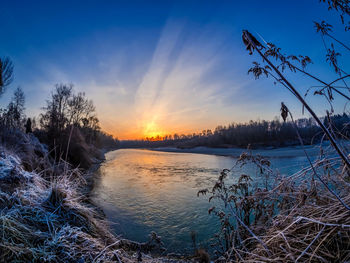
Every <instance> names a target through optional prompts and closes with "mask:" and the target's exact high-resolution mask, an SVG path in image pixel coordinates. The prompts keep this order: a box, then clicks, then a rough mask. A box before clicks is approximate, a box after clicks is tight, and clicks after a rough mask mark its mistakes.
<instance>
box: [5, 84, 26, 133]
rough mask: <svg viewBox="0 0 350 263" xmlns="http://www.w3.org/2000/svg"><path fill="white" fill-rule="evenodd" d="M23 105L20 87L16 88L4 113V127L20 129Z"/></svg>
mask: <svg viewBox="0 0 350 263" xmlns="http://www.w3.org/2000/svg"><path fill="white" fill-rule="evenodd" d="M24 103H25V96H24V93H23V91H22V89H21V88H20V87H18V88H17V89H16V90H15V92H14V94H13V97H12V99H11V101H10V103H9V105H8V106H7V111H6V113H5V121H6V125H7V127H9V128H21V127H22V125H21V123H22V120H23V118H24V109H25V108H24Z"/></svg>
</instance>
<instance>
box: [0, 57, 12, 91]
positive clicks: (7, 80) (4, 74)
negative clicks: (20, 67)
mask: <svg viewBox="0 0 350 263" xmlns="http://www.w3.org/2000/svg"><path fill="white" fill-rule="evenodd" d="M12 81H13V64H12V61H11V60H10V59H9V58H8V57H4V58H0V95H1V94H2V93H3V92H4V89H5V87H7V86H8V85H10V84H11V82H12Z"/></svg>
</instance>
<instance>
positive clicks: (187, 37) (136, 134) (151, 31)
mask: <svg viewBox="0 0 350 263" xmlns="http://www.w3.org/2000/svg"><path fill="white" fill-rule="evenodd" d="M0 13H1V23H0V32H1V36H0V56H9V57H10V58H11V59H12V61H13V63H14V66H15V79H14V82H13V83H12V85H11V86H10V87H8V89H7V91H6V93H5V94H4V95H3V96H2V97H1V98H0V107H6V105H7V103H8V101H9V99H10V98H11V96H12V91H13V90H14V88H15V87H17V86H20V87H21V88H22V89H23V91H24V93H25V95H26V113H27V115H28V116H38V115H39V114H40V112H42V107H43V106H45V100H46V99H48V98H49V96H50V94H51V92H52V91H53V89H54V86H55V84H57V83H72V84H73V85H74V89H75V91H76V92H79V91H83V92H85V93H86V95H87V97H88V98H90V99H92V100H93V101H94V104H95V106H96V110H97V115H98V117H99V119H100V124H101V127H102V129H103V130H104V131H106V132H108V133H110V134H113V135H114V136H116V137H118V138H120V139H140V138H143V137H146V136H156V135H158V134H159V135H164V134H168V133H175V132H176V133H180V134H181V133H192V132H199V131H201V130H203V129H214V128H215V127H216V126H217V125H227V124H229V123H232V122H236V123H237V122H247V121H249V120H259V119H266V120H271V119H273V118H275V117H276V116H279V110H280V103H281V102H282V101H283V102H285V104H286V105H287V106H288V107H289V109H290V110H292V112H293V113H294V115H295V116H296V117H309V115H307V114H305V115H302V108H301V105H300V103H299V102H298V101H297V100H296V99H295V98H294V97H293V96H292V95H291V94H290V93H289V91H287V90H286V89H285V88H283V87H281V86H278V85H274V83H273V80H272V79H259V80H255V79H254V77H253V76H252V75H248V74H247V71H248V69H249V68H250V67H251V65H252V62H253V61H256V60H258V61H259V57H257V56H256V55H253V56H250V55H249V54H248V52H247V51H246V50H245V47H244V45H243V43H242V39H241V34H242V30H243V29H247V30H249V31H250V32H251V33H252V34H254V35H256V36H257V37H258V38H259V40H260V41H267V42H272V43H275V44H276V45H278V46H280V47H281V48H282V50H283V51H284V52H285V53H288V54H303V55H308V56H310V57H311V59H312V60H313V62H314V63H313V64H312V65H311V66H310V67H309V71H310V72H311V73H315V74H317V75H318V76H320V77H321V78H322V79H323V80H325V81H326V82H328V81H331V80H333V79H335V78H336V77H337V76H336V75H335V73H334V72H333V71H332V69H331V68H330V67H329V65H328V64H327V62H326V61H325V49H324V46H323V43H322V41H321V37H320V35H317V34H316V33H315V29H314V27H313V21H321V20H327V21H328V22H329V23H331V24H333V25H334V26H335V28H334V32H335V35H337V37H338V38H339V39H341V40H343V41H344V42H345V43H348V42H349V40H350V39H349V36H348V34H346V33H344V32H343V29H342V28H341V27H340V26H339V25H340V21H339V17H338V16H337V14H335V13H334V12H329V11H327V9H326V6H325V5H324V4H321V3H319V1H318V0H307V1H306V0H285V1H272V0H271V1H269V0H266V1H259V0H250V1H233V0H232V1H165V0H163V1H132V0H130V1H116V0H115V1H112V0H110V1H107V0H105V1H103V0H102V1H97V0H96V1H90V0H86V1H35V0H33V1H16V0H11V1H5V0H0ZM337 49H338V50H339V51H344V50H342V48H341V47H338V46H337ZM349 61H350V60H349V58H348V55H347V54H346V53H344V55H343V56H342V57H341V58H340V64H341V65H342V66H343V67H344V68H349V66H350V62H349ZM287 76H288V78H289V79H290V81H291V82H292V83H293V84H295V86H296V87H297V88H298V90H299V91H300V92H301V93H302V94H304V93H305V91H306V90H307V89H308V88H309V87H310V86H312V85H317V83H315V82H313V81H311V80H310V79H307V78H306V77H305V76H302V75H300V74H299V75H296V74H287ZM307 100H308V102H310V104H311V106H312V107H313V108H314V109H315V111H316V112H317V114H319V115H324V114H325V111H326V109H328V108H329V107H328V106H327V103H326V102H325V101H324V99H322V98H320V97H317V96H308V97H307ZM344 104H345V102H344V101H343V100H342V99H341V98H338V97H336V103H335V109H336V111H338V112H341V111H343V109H344Z"/></svg>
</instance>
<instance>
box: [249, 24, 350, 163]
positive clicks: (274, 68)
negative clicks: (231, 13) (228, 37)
mask: <svg viewBox="0 0 350 263" xmlns="http://www.w3.org/2000/svg"><path fill="white" fill-rule="evenodd" d="M243 38H245V39H246V40H247V41H249V44H250V45H251V46H252V47H253V48H255V49H256V50H257V51H258V53H259V55H260V56H261V57H262V58H263V59H264V60H265V61H266V62H267V63H268V64H269V65H270V67H271V68H272V69H273V70H274V71H275V72H276V73H277V74H278V76H279V77H280V78H281V79H282V80H283V82H284V83H285V84H286V85H287V86H288V87H289V89H290V90H291V91H292V93H293V94H294V95H295V96H296V97H297V99H298V100H299V101H300V102H301V103H302V105H304V107H305V108H306V109H307V110H308V112H309V113H310V114H311V116H312V117H313V118H314V119H315V120H316V122H317V123H318V125H319V126H320V127H321V129H322V130H323V131H324V133H325V134H326V136H327V137H328V139H329V141H330V142H331V144H332V146H333V147H334V149H335V150H336V151H337V152H338V154H339V156H340V157H341V158H342V160H343V161H344V163H345V165H346V166H347V168H348V169H349V170H350V162H349V160H348V158H347V157H346V156H345V154H344V153H343V151H342V150H341V149H340V148H339V146H338V145H337V143H336V141H335V139H334V138H333V136H332V135H331V134H330V132H329V131H328V129H327V128H326V127H325V126H324V125H323V123H322V122H321V120H320V119H319V118H318V117H317V115H316V113H315V112H314V111H313V110H312V109H311V107H310V106H309V105H308V104H307V103H306V101H305V100H304V99H303V97H302V96H301V95H300V94H299V92H298V91H297V90H296V89H295V88H294V86H293V85H292V84H291V83H290V82H289V81H288V80H287V79H286V78H285V77H284V76H283V75H282V73H281V72H280V71H279V70H278V69H277V68H276V67H275V65H274V64H272V62H271V61H270V60H269V59H267V58H266V56H265V55H264V54H263V53H262V52H261V50H260V49H259V48H258V46H257V45H256V44H255V42H254V41H252V39H251V34H250V33H249V32H248V31H247V30H243ZM260 45H261V44H260Z"/></svg>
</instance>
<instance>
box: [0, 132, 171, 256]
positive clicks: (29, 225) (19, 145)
mask: <svg viewBox="0 0 350 263" xmlns="http://www.w3.org/2000/svg"><path fill="white" fill-rule="evenodd" d="M12 137H13V138H12ZM12 137H11V138H9V139H8V140H6V141H5V144H2V145H0V211H1V213H0V233H1V235H0V240H1V241H0V243H1V246H0V261H1V262H13V261H16V262H62V263H63V262H126V263H127V262H137V261H138V258H142V260H143V262H173V261H172V260H171V259H169V258H156V257H152V256H151V255H150V254H149V252H150V251H152V250H153V249H154V248H157V247H159V245H158V244H157V241H156V238H157V236H156V235H154V236H152V237H151V238H150V240H149V241H148V242H145V243H137V242H133V241H130V240H125V239H121V238H120V237H118V236H116V235H114V234H113V232H112V231H111V229H110V226H109V223H108V222H107V221H106V218H105V216H104V213H103V211H102V209H100V208H99V207H97V206H96V205H95V204H93V203H92V202H91V199H90V198H89V195H88V194H87V193H88V192H90V191H91V189H92V187H93V182H94V172H95V171H96V170H97V169H98V167H99V166H100V165H101V163H102V162H103V160H104V154H105V153H106V152H107V151H102V152H101V155H100V157H101V158H95V159H94V161H93V165H92V166H91V167H90V169H89V170H88V171H85V172H84V171H83V170H81V169H78V168H74V167H72V166H71V165H70V164H69V163H66V162H64V161H63V160H61V161H60V162H58V163H56V162H54V161H53V160H52V159H51V158H50V157H49V151H48V149H47V147H46V146H45V145H43V144H41V143H40V142H39V140H38V139H37V138H36V137H35V136H34V135H32V134H24V133H21V132H14V133H12ZM95 155H96V153H95V152H94V153H93V155H92V156H95ZM102 157H103V158H102Z"/></svg>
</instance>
